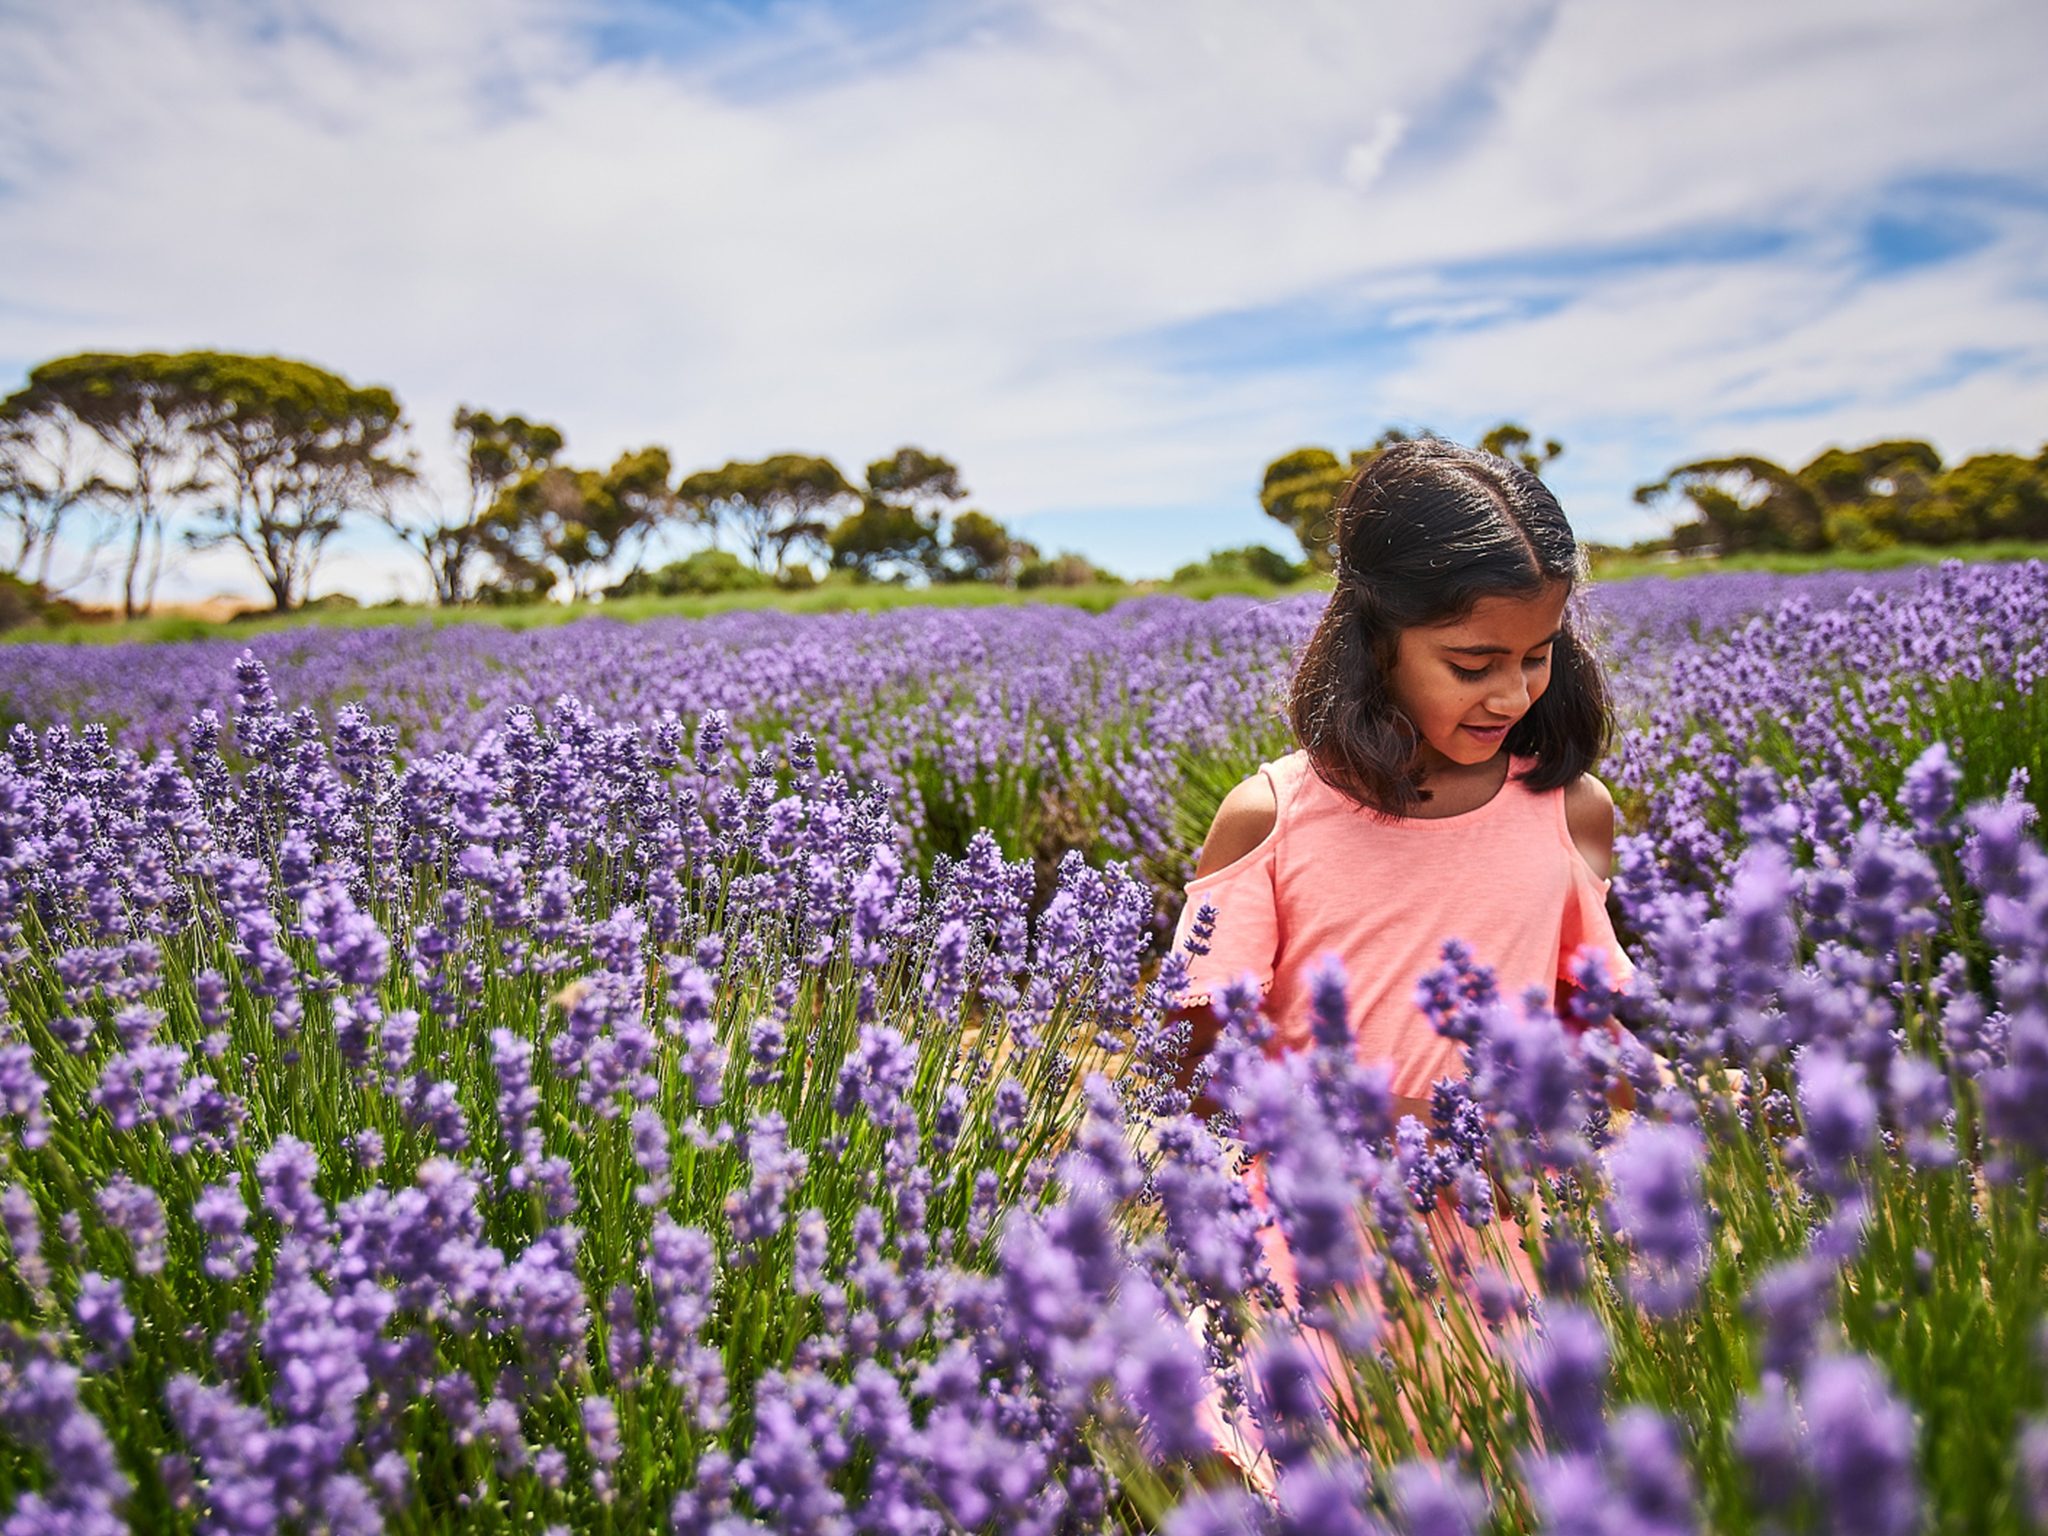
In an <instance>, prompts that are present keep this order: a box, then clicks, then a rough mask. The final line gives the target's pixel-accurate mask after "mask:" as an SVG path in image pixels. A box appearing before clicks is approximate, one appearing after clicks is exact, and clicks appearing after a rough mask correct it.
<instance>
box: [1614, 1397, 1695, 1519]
mask: <svg viewBox="0 0 2048 1536" xmlns="http://www.w3.org/2000/svg"><path fill="white" fill-rule="evenodd" d="M1607 1465H1608V1469H1609V1471H1608V1475H1609V1477H1610V1479H1611V1480H1612V1481H1613V1483H1614V1485H1615V1488H1616V1491H1617V1492H1618V1493H1620V1495H1621V1498H1622V1501H1623V1503H1625V1504H1626V1506H1627V1508H1628V1512H1629V1515H1630V1516H1631V1518H1632V1520H1633V1522H1634V1524H1633V1525H1632V1526H1631V1527H1630V1528H1631V1529H1633V1530H1637V1531H1641V1532H1644V1533H1645V1536H1650V1533H1656V1536H1663V1533H1669V1536H1686V1533H1690V1532H1692V1531H1694V1530H1695V1529H1697V1524H1696V1521H1695V1519H1694V1515H1693V1486H1692V1474H1691V1472H1690V1471H1688V1470H1687V1468H1686V1465H1685V1458H1684V1457H1683V1456H1682V1455H1680V1454H1679V1448H1678V1436H1677V1434H1676V1433H1675V1431H1674V1429H1673V1426H1672V1423H1671V1421H1670V1420H1669V1419H1667V1418H1665V1417H1664V1415H1663V1414H1661V1413H1659V1412H1657V1410H1656V1409H1654V1408H1646V1407H1643V1406H1642V1405H1641V1404H1637V1405H1636V1406H1634V1407H1631V1408H1625V1409H1623V1410H1622V1411H1621V1413H1620V1414H1618V1415H1617V1416H1616V1417H1615V1420H1614V1424H1613V1426H1612V1427H1611V1428H1610V1429H1609V1430H1608V1447H1607Z"/></svg>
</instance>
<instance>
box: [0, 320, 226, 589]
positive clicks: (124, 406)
mask: <svg viewBox="0 0 2048 1536" xmlns="http://www.w3.org/2000/svg"><path fill="white" fill-rule="evenodd" d="M203 356H204V354H195V353H179V354H166V353H161V352H137V353H114V352H81V353H78V354H76V355H75V356H71V357H60V358H56V359H54V360H52V361H50V362H47V363H43V364H40V365H39V366H37V367H36V368H34V369H31V370H30V372H29V376H28V384H27V386H26V387H25V388H23V389H21V390H18V391H16V392H15V393H14V394H13V395H11V396H9V397H8V398H7V399H6V400H5V401H4V402H0V415H4V416H6V417H7V418H8V419H20V418H21V417H23V416H47V415H49V414H51V413H55V412H62V413H66V414H68V415H69V416H70V417H71V418H72V419H73V420H75V421H79V422H82V423H83V424H84V425H85V426H86V427H87V428H89V429H90V430H91V431H92V432H93V433H94V434H95V435H96V436H97V437H98V438H99V439H100V441H101V442H102V443H104V444H105V445H106V447H107V449H108V450H109V452H110V454H111V455H112V457H113V458H114V460H115V462H116V463H117V464H118V466H119V472H118V475H117V476H116V477H111V478H108V477H102V478H101V480H100V482H99V486H98V494H100V495H103V496H105V497H107V498H110V499H111V500H113V501H115V502H117V503H119V504H120V505H122V506H123V507H125V508H126V512H127V522H128V535H129V537H128V553H127V558H126V561H125V563H124V566H123V569H122V576H121V612H122V615H123V616H124V617H126V618H131V619H132V618H134V617H135V615H136V614H137V613H138V612H139V611H142V610H143V609H147V608H148V607H149V606H151V605H152V604H153V603H154V602H155V600H156V584H157V579H158V577H159V576H161V575H162V573H163V554H164V529H165V525H166V523H167V521H168V519H169V517H170V514H171V513H172V511H173V510H175V508H176V506H177V504H178V503H179V502H180V501H181V500H182V499H183V498H185V497H187V496H189V495H191V494H192V493H193V492H194V491H196V490H198V489H199V488H200V481H199V479H198V471H199V463H198V457H199V444H198V442H197V440H196V439H195V437H194V436H193V433H192V430H191V429H192V427H193V425H194V424H195V423H196V422H198V421H199V420H200V419H201V418H202V417H203V416H204V415H205V414H206V412H207V409H208V399H207V396H206V393H205V391H204V389H203V388H202V387H201V384H202V380H203V376H204V373H205V371H206V364H204V363H203V362H201V361H199V360H198V359H199V358H201V357H203ZM145 560H147V562H148V574H147V578H146V579H145V578H144V574H143V568H144V564H145ZM138 583H141V585H142V593H141V599H142V600H141V603H140V604H139V605H138V603H137V601H136V598H137V592H136V587H137V584H138Z"/></svg>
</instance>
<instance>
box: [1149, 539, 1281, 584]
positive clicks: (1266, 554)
mask: <svg viewBox="0 0 2048 1536" xmlns="http://www.w3.org/2000/svg"><path fill="white" fill-rule="evenodd" d="M1308 573H1309V567H1308V566H1306V565H1296V564H1295V563H1294V562H1293V561H1292V560H1289V559H1288V558H1287V557H1286V556H1285V555H1282V554H1279V553H1276V552H1275V551H1273V550H1271V549H1268V548H1267V547H1266V546H1265V545H1263V544H1246V545H1244V546H1242V547H1241V548H1238V549H1219V550H1214V551H1212V552H1211V553H1210V555H1209V557H1208V558H1207V559H1205V560H1198V561H1196V562H1194V563H1193V564H1191V565H1184V566H1182V567H1181V568H1180V569H1179V570H1177V571H1175V572H1174V573H1173V584H1174V585H1175V586H1181V585H1183V584H1185V583H1187V582H1191V581H1201V580H1203V579H1205V578H1207V577H1217V576H1221V577H1231V576H1246V577H1250V578H1252V579H1253V580H1255V581H1267V582H1271V583H1272V584H1273V585H1274V586H1276V587H1285V586H1290V585H1292V584H1293V583H1294V582H1297V581H1300V580H1301V579H1302V578H1303V577H1304V576H1306V575H1308Z"/></svg>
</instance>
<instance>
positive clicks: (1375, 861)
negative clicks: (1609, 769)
mask: <svg viewBox="0 0 2048 1536" xmlns="http://www.w3.org/2000/svg"><path fill="white" fill-rule="evenodd" d="M1335 519H1336V545H1337V555H1338V559H1337V570H1336V575H1337V589H1336V591H1335V592H1333V593H1332V594H1331V595H1330V603H1329V607H1328V608H1326V609H1325V610H1324V612H1323V617H1322V622H1321V623H1320V624H1319V625H1318V626H1317V628H1316V632H1315V635H1314V637H1313V638H1312V639H1311V640H1310V641H1309V644H1308V648H1307V650H1306V652H1305V653H1304V655H1303V656H1302V659H1301V662H1300V667H1299V670H1298V672H1297V673H1296V676H1295V680H1294V688H1293V694H1292V698H1291V699H1290V703H1289V719H1290V722H1291V724H1292V725H1293V727H1294V733H1295V736H1296V737H1297V739H1298V740H1299V741H1300V743H1301V747H1300V750H1298V751H1295V752H1293V753H1290V754H1289V755H1288V756H1286V757H1283V758H1281V759H1280V760H1279V761H1278V762H1273V763H1268V764H1266V765H1265V766H1264V767H1262V768H1260V770H1259V771H1258V773H1257V774H1255V775H1254V776H1252V777H1251V778H1249V779H1246V780H1245V781H1244V782H1243V783H1242V784H1240V785H1238V786H1237V788H1235V789H1234V790H1232V791H1231V792H1230V794H1229V796H1228V797H1227V798H1226V799H1225V800H1224V802H1223V805H1222V808H1221V809H1220V810H1219V811H1218V812H1217V813H1216V820H1215V824H1214V825H1213V826H1212V827H1211V828H1210V831H1209V838H1208V841H1207V842H1206V843H1205V844H1204V845H1203V847H1202V854H1201V859H1200V862H1199V864H1198V865H1197V868H1196V876H1195V879H1194V881H1193V882H1192V883H1191V884H1190V885H1189V886H1188V901H1187V906H1186V908H1185V910H1184V911H1183V912H1182V914H1181V922H1180V933H1179V935H1178V938H1179V939H1182V940H1184V939H1185V938H1186V937H1187V936H1188V932H1189V930H1190V929H1191V928H1192V926H1193V924H1194V920H1195V914H1196V913H1197V912H1198V911H1199V910H1200V909H1201V908H1202V907H1203V906H1204V905H1213V906H1214V907H1215V909H1216V913H1217V915H1216V920H1215V933H1214V937H1213V939H1212V941H1211V942H1210V945H1209V950H1208V953H1207V954H1206V955H1201V956H1197V957H1195V958H1194V962H1193V965H1192V967H1191V987H1190V996H1189V998H1188V1002H1189V1003H1190V1005H1191V1011H1190V1013H1188V1014H1187V1015H1186V1017H1188V1018H1189V1019H1190V1022H1191V1024H1192V1025H1193V1031H1194V1039H1193V1041H1192V1047H1193V1052H1194V1054H1195V1055H1197V1056H1199V1055H1200V1054H1202V1053H1204V1052H1206V1051H1207V1050H1208V1049H1209V1047H1210V1045H1211V1044H1212V1043H1213V1042H1214V1040H1215V1036H1216V1029H1217V1024H1216V1019H1215V1015H1214V1013H1213V1012H1212V1010H1211V1009H1210V1008H1208V1007H1207V1006H1206V1004H1207V1003H1208V1000H1209V996H1210V994H1211V992H1213V991H1220V990H1221V988H1222V987H1223V986H1224V985H1225V984H1227V983H1229V982H1230V981H1233V980H1235V979H1236V978H1238V977H1240V976H1243V975H1244V974H1245V973H1247V972H1249V973H1250V974H1251V975H1252V976H1253V977H1254V978H1256V980H1257V981H1258V983H1259V985H1260V987H1261V989H1262V990H1263V992H1264V997H1265V1010H1266V1015H1267V1017H1268V1019H1269V1020H1270V1021H1271V1022H1272V1024H1273V1027H1274V1035H1275V1048H1277V1049H1280V1050H1298V1049H1302V1048H1304V1047H1306V1046H1307V1045H1308V1044H1309V1043H1310V1038H1311V1036H1310V1018H1309V996H1308V988H1307V986H1306V985H1305V983H1304V980H1303V971H1304V969H1305V968H1306V967H1307V966H1308V965H1309V964H1310V963H1311V962H1313V961H1315V960H1317V959H1319V958H1320V957H1321V956H1323V955H1325V954H1330V953H1334V954H1336V955H1337V956H1338V957H1339V958H1340V959H1341V960H1342V961H1343V963H1344V968H1345V971H1346V973H1347V975H1348V977H1349V981H1350V989H1349V997H1350V1010H1351V1025H1352V1030H1353V1034H1354V1037H1355V1038H1356V1040H1357V1042H1358V1054H1359V1057H1360V1059H1361V1060H1363V1061H1369V1062H1370V1061H1386V1062H1388V1063H1390V1064H1391V1068H1392V1073H1393V1080H1392V1085H1391V1086H1392V1089H1393V1092H1394V1094H1395V1096H1396V1104H1395V1113H1396V1114H1397V1115H1399V1114H1413V1115H1415V1116H1416V1117H1417V1118H1418V1119H1420V1120H1421V1121H1422V1122H1423V1123H1424V1124H1427V1123H1428V1120H1429V1112H1428V1102H1427V1101H1428V1095H1429V1091H1430V1085H1431V1084H1432V1083H1434V1082H1435V1081H1436V1080H1437V1079H1438V1078H1441V1077H1445V1076H1452V1077H1456V1076H1461V1075H1462V1073H1463V1068H1462V1066H1461V1064H1460V1061H1459V1057H1458V1048H1457V1046H1456V1045H1455V1044H1454V1043H1453V1042H1451V1041H1449V1040H1446V1039H1444V1038H1442V1037H1440V1036H1439V1035H1437V1034H1436V1032H1435V1031H1434V1030H1433V1029H1431V1027H1430V1025H1429V1023H1428V1021H1427V1020H1426V1019H1425V1018H1424V1017H1423V1015H1422V1012H1421V1010H1420V1009H1419V1008H1418V1007H1417V1006H1416V1002H1415V983H1416V980H1417V978H1418V977H1420V976H1421V975H1422V974H1423V972H1425V971H1427V970H1429V969H1431V968H1432V967H1433V966H1434V965H1436V963H1437V961H1438V956H1439V951H1440V948H1441V946H1442V943H1443V941H1444V940H1445V939H1447V938H1460V939H1463V940H1465V941H1466V942H1467V943H1469V944H1470V945H1471V946H1472V948H1473V949H1474V950H1475V951H1476V953H1477V956H1478V959H1479V960H1480V961H1481V962H1483V963H1485V964H1487V965H1490V966H1492V967H1493V968H1494V970H1495V972H1496V975H1497V978H1498V981H1499V985H1500V995H1501V996H1502V997H1503V998H1510V999H1512V998H1517V997H1520V996H1522V995H1523V994H1524V993H1525V992H1526V991H1527V989H1528V988H1530V987H1532V986H1535V987H1540V988H1542V991H1543V994H1544V995H1545V996H1552V995H1557V993H1558V989H1560V988H1561V986H1562V985H1563V984H1564V983H1565V981H1566V978H1567V977H1568V970H1567V966H1568V964H1569V962H1570V961H1571V959H1572V957H1573V955H1574V952H1575V951H1577V950H1578V949H1579V948H1580V946H1582V945H1591V946H1593V947H1594V948H1595V949H1597V950H1599V951H1600V952H1601V953H1602V955H1603V957H1604V958H1605V959H1606V961H1607V970H1608V974H1609V976H1610V978H1612V979H1613V980H1614V981H1616V982H1617V983H1620V982H1622V981H1625V980H1626V978H1627V977H1628V975H1629V974H1630V971H1631V969H1632V968H1631V967H1630V965H1629V963H1628V960H1627V958H1626V957H1625V956H1624V955H1623V954H1622V952H1621V947H1620V945H1619V944H1618V943H1617V942H1616V940H1615V936H1614V929H1613V927H1612V926H1611V925H1610V924H1609V922H1608V919H1607V910H1606V905H1605V899H1606V892H1607V871H1608V864H1609V861H1610V858H1611V855H1612V851H1613V842H1614V802H1613V800H1612V798H1611V797H1610V796H1609V795H1608V793H1607V790H1606V787H1605V786H1604V785H1602V784H1601V783H1600V781H1599V780H1598V779H1596V778H1594V777H1593V776H1592V775H1591V774H1590V773H1588V772H1587V770H1588V769H1589V768H1591V767H1592V766H1593V765H1594V764H1595V763H1596V762H1597V761H1598V760H1599V757H1600V754H1601V752H1602V750H1603V749H1604V747H1605V746H1606V743H1607V739H1608V735H1609V732H1610V729H1611V723H1610V716H1609V707H1608V701H1607V690H1606V686H1605V683H1604V682H1603V680H1602V678H1601V675H1600V668H1599V665H1598V663H1597V662H1596V661H1595V660H1594V658H1593V656H1592V654H1591V653H1590V652H1589V651H1588V650H1586V648H1585V647H1584V645H1583V644H1582V643H1581V641H1580V639H1579V636H1578V634H1577V633H1576V632H1575V630H1574V618H1573V615H1572V613H1571V612H1570V606H1571V605H1570V599H1571V596H1572V589H1573V585H1574V583H1575V582H1576V581H1577V579H1578V576H1579V569H1580V562H1579V551H1578V545H1577V543H1576V541H1575V540H1574V539H1573V537H1572V531H1571V527H1570V525H1569V524H1567V523H1566V521H1565V518H1564V513H1563V512H1562V511H1561V510H1560V509H1559V508H1558V504H1557V500H1556V498H1555V497H1553V496H1552V495H1551V494H1550V492H1549V491H1548V490H1547V489H1545V488H1544V485H1543V483H1542V482H1541V481H1540V480H1538V479H1537V478H1536V477H1535V476H1534V475H1533V474H1531V473H1529V471H1527V470H1526V469H1523V468H1521V467H1519V466H1518V465H1515V464H1511V463H1509V462H1507V461H1506V460H1504V459H1499V458H1495V457H1494V456H1493V455H1491V454H1487V453H1479V452H1475V451H1473V450H1472V449H1469V448H1461V447H1459V446H1457V445H1456V444H1453V443H1449V442H1444V441H1441V440H1439V439H1434V438H1424V439H1420V440H1417V441H1411V442H1405V443H1400V444H1397V445H1396V446H1394V447H1392V448H1389V449H1388V450H1387V451H1386V452H1385V453H1383V454H1381V455H1380V456H1379V457H1378V458H1376V459H1374V460H1373V461H1372V462H1371V463H1370V464H1368V465H1367V466H1365V467H1364V468H1363V469H1361V470H1360V471H1359V473H1358V474H1357V475H1356V476H1354V477H1353V479H1352V480H1351V483H1350V484H1349V485H1348V486H1346V487H1345V489H1344V493H1343V494H1342V495H1341V496H1340V497H1339V498H1338V502H1337V506H1336V510H1335Z"/></svg>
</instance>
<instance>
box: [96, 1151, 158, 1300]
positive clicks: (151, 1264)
mask: <svg viewBox="0 0 2048 1536" xmlns="http://www.w3.org/2000/svg"><path fill="white" fill-rule="evenodd" d="M98 1204H99V1209H100V1215H101V1216H102V1217H103V1218H104V1219H105V1220H106V1223H107V1225H108V1226H110V1227H112V1228H113V1229H114V1230H115V1231H117V1232H119V1233H120V1234H121V1235H122V1236H123V1237H125V1238H127V1239H128V1246H129V1248H130V1249H131V1250H132V1251H133V1253H134V1256H135V1272H136V1273H137V1274H139V1275H155V1274H161V1273H162V1272H163V1267H164V1258H165V1253H164V1244H165V1243H166V1242H167V1241H168V1240H169V1238H170V1230H169V1228H168V1227H167V1226H166V1225H165V1224H164V1207H163V1202H162V1201H161V1200H159V1199H158V1198H157V1194H156V1191H155V1190H153V1189H151V1188H150V1187H149V1186H148V1185H146V1184H137V1183H136V1182H135V1181H134V1180H133V1179H131V1178H129V1177H128V1175H127V1174H125V1173H117V1174H115V1175H114V1176H113V1177H112V1178H110V1179H108V1180H107V1183H106V1187H105V1188H104V1189H102V1190H101V1191H100V1192H99V1200H98Z"/></svg>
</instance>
